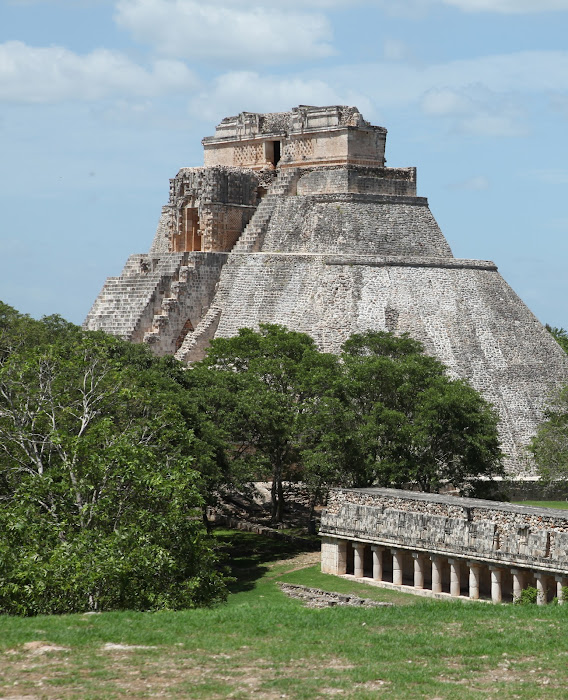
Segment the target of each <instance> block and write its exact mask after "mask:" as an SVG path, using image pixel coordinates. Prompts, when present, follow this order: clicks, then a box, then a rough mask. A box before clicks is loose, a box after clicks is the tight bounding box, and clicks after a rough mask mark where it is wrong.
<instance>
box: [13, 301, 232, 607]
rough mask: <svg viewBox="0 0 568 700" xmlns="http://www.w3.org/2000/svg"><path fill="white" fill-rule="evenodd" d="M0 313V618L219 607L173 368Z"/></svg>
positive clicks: (62, 326)
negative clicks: (0, 615)
mask: <svg viewBox="0 0 568 700" xmlns="http://www.w3.org/2000/svg"><path fill="white" fill-rule="evenodd" d="M12 312H13V310H10V309H9V307H3V308H1V309H0V321H1V324H2V325H1V336H0V337H1V340H0V344H1V347H2V348H3V350H4V352H3V355H2V357H1V360H0V445H1V447H0V449H1V452H0V611H1V612H8V613H18V614H36V613H51V612H70V611H85V610H92V609H117V608H131V609H150V608H152V609H156V608H164V607H173V608H178V607H188V606H192V605H198V604H208V603H211V602H215V601H216V600H220V599H222V598H223V596H224V591H225V589H224V585H223V580H222V577H221V576H220V575H219V573H218V572H217V570H216V566H215V557H214V554H213V551H212V549H211V547H210V546H209V544H208V541H207V539H206V537H205V536H204V533H203V528H202V523H201V518H200V507H201V504H202V502H203V500H202V494H201V490H202V483H201V477H200V474H199V472H198V471H197V470H196V467H199V463H200V462H202V463H203V462H205V463H206V462H207V461H208V460H213V459H214V456H213V455H212V454H211V451H212V448H211V447H210V446H209V445H208V444H207V443H205V442H204V441H203V440H200V439H199V438H198V437H197V436H196V434H195V432H194V431H193V430H192V426H193V424H194V422H195V421H193V420H192V418H193V416H192V410H191V406H190V405H189V404H188V403H187V402H186V401H185V400H184V396H185V394H184V392H182V391H180V386H179V384H178V383H177V382H176V381H175V379H174V378H173V375H175V373H176V372H177V371H178V370H177V368H176V367H175V365H173V364H172V361H171V360H157V359H155V358H153V357H151V356H150V354H149V353H148V351H147V350H146V349H145V348H143V347H140V346H133V345H131V344H130V343H126V342H123V341H120V340H117V339H115V338H112V337H109V336H106V335H104V334H99V333H97V334H92V333H83V332H82V331H81V330H80V329H78V328H76V327H75V326H72V325H70V324H66V323H64V322H62V321H60V320H58V319H55V318H51V319H44V320H43V321H33V320H31V319H29V318H27V317H22V316H19V315H18V314H16V313H15V312H14V313H12Z"/></svg>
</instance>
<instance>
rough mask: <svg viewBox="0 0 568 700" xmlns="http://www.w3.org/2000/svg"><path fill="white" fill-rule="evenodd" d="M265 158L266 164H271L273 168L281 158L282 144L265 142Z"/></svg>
mask: <svg viewBox="0 0 568 700" xmlns="http://www.w3.org/2000/svg"><path fill="white" fill-rule="evenodd" d="M264 148H265V152H264V155H265V158H266V161H267V162H268V163H272V165H273V166H274V167H276V166H277V165H278V163H279V162H280V158H281V157H282V144H281V142H280V141H266V142H265V144H264Z"/></svg>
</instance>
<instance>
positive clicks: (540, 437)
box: [530, 386, 568, 482]
mask: <svg viewBox="0 0 568 700" xmlns="http://www.w3.org/2000/svg"><path fill="white" fill-rule="evenodd" d="M544 418H545V420H544V421H543V422H542V423H541V425H540V427H539V429H538V431H537V434H536V435H535V437H534V438H533V439H532V442H531V444H530V451H531V452H532V454H533V456H534V459H535V462H536V466H537V468H538V471H539V474H540V476H541V477H542V479H543V480H544V481H545V482H550V481H555V480H557V479H561V480H566V479H568V386H565V387H563V388H562V389H560V391H558V392H557V394H556V395H555V396H553V398H552V400H551V403H550V405H549V406H548V408H547V409H546V411H545V414H544Z"/></svg>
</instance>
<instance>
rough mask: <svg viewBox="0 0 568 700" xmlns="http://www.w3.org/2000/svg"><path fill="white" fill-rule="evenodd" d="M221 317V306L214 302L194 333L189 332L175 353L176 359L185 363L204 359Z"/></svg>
mask: <svg viewBox="0 0 568 700" xmlns="http://www.w3.org/2000/svg"><path fill="white" fill-rule="evenodd" d="M220 319H221V308H220V307H219V306H216V305H214V304H212V305H211V306H210V307H209V309H208V310H207V313H206V314H205V316H204V317H203V318H202V319H201V321H200V322H199V323H198V324H197V326H196V328H195V330H194V331H193V333H188V334H187V336H186V338H185V340H184V341H183V343H182V345H181V347H180V349H179V350H178V351H177V352H176V354H175V357H176V359H178V360H180V361H181V362H184V363H189V362H198V361H199V360H201V359H203V358H204V357H205V353H206V351H207V347H208V345H209V341H211V340H212V339H213V336H214V335H215V331H216V330H217V326H218V325H219V320H220Z"/></svg>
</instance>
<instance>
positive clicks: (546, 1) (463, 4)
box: [438, 0, 568, 15]
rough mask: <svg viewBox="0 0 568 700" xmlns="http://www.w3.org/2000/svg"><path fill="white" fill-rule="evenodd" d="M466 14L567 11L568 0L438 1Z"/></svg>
mask: <svg viewBox="0 0 568 700" xmlns="http://www.w3.org/2000/svg"><path fill="white" fill-rule="evenodd" d="M439 1H441V2H443V3H444V4H445V5H450V6H452V7H457V8H458V9H460V10H464V12H497V13H500V14H511V15H512V14H528V13H533V12H547V11H554V10H560V11H566V10H568V0H438V2H439Z"/></svg>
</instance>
